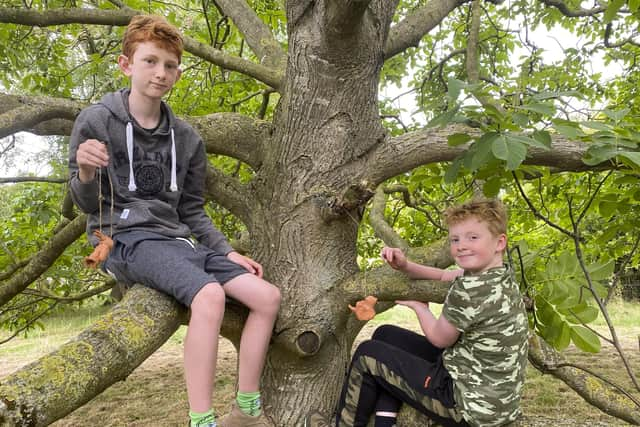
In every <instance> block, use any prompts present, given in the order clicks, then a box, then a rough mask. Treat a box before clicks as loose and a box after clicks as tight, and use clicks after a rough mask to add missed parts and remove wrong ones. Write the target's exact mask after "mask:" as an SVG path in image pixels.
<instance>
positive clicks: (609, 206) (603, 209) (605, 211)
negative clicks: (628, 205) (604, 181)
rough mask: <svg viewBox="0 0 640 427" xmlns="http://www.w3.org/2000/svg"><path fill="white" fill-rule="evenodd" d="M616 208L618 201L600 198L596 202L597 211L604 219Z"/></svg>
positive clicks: (614, 211) (609, 216)
mask: <svg viewBox="0 0 640 427" xmlns="http://www.w3.org/2000/svg"><path fill="white" fill-rule="evenodd" d="M617 210H618V202H613V201H610V200H602V201H601V202H600V203H598V212H600V215H601V216H602V217H603V218H604V219H609V218H611V217H612V216H613V214H615V213H616V211H617Z"/></svg>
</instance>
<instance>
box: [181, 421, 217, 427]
mask: <svg viewBox="0 0 640 427" xmlns="http://www.w3.org/2000/svg"><path fill="white" fill-rule="evenodd" d="M187 425H188V426H189V427H218V424H216V422H215V421H214V422H212V423H207V424H197V425H196V424H191V421H189V423H188V424H187Z"/></svg>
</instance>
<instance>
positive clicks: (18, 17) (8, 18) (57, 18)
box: [0, 7, 141, 27]
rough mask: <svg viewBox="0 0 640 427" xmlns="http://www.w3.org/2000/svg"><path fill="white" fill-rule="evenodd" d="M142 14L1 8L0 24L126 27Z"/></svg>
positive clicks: (124, 11) (95, 10)
mask: <svg viewBox="0 0 640 427" xmlns="http://www.w3.org/2000/svg"><path fill="white" fill-rule="evenodd" d="M140 14H141V12H138V11H135V10H133V9H118V10H104V9H88V8H70V9H47V10H45V11H40V10H35V9H13V8H4V7H2V8H0V22H3V23H6V24H18V25H29V26H36V27H49V26H52V25H66V24H95V25H118V26H125V25H127V24H128V23H129V21H130V20H131V18H133V17H134V16H136V15H140Z"/></svg>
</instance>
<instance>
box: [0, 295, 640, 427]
mask: <svg viewBox="0 0 640 427" xmlns="http://www.w3.org/2000/svg"><path fill="white" fill-rule="evenodd" d="M431 308H432V310H433V311H434V312H436V313H437V314H439V312H440V309H441V306H440V305H437V304H433V305H432V307H431ZM107 310H108V307H103V306H94V307H89V306H87V307H85V308H82V309H80V310H78V311H75V312H73V313H63V314H57V315H53V316H51V317H49V318H47V319H46V320H45V321H44V323H45V326H46V329H45V330H44V331H40V330H37V331H33V332H32V333H30V334H29V336H27V337H18V338H16V339H14V340H12V341H9V342H8V343H6V344H3V345H0V377H2V376H4V375H6V374H8V373H10V372H12V371H14V370H15V369H18V368H19V367H20V366H22V365H24V364H25V363H28V362H29V361H31V360H34V359H35V358H37V357H38V356H40V355H42V354H46V353H48V352H50V351H52V350H54V349H55V348H57V347H58V346H59V345H61V344H63V343H64V342H66V341H68V340H69V339H71V338H73V337H75V336H76V335H77V334H78V333H79V332H80V331H81V330H83V329H84V328H86V327H87V326H89V325H90V324H92V323H93V322H94V321H95V319H96V318H98V317H99V316H101V315H102V314H103V313H104V312H105V311H107ZM609 312H610V315H611V318H612V319H613V321H614V324H615V325H616V328H617V330H618V334H619V336H620V337H621V341H622V342H623V344H625V349H626V352H627V355H628V357H629V358H630V360H631V363H632V366H633V367H634V369H635V372H636V375H640V352H639V351H638V336H639V335H640V303H629V302H625V301H613V302H612V303H611V304H610V305H609ZM382 323H395V324H399V325H401V326H404V327H408V328H412V329H414V330H419V325H418V323H417V321H416V318H415V314H414V313H413V311H412V310H411V309H409V308H407V307H402V306H396V307H394V308H392V309H390V310H388V311H386V312H384V313H380V314H378V315H377V316H376V318H375V319H374V320H373V321H371V322H370V323H369V324H368V325H367V326H366V327H365V328H364V329H363V331H362V333H361V334H360V336H359V337H358V339H359V340H360V339H366V338H368V336H370V334H371V332H372V330H373V329H374V328H375V327H376V326H377V325H379V324H382ZM594 326H596V327H597V328H598V329H599V330H602V331H605V330H606V326H605V323H604V321H603V320H602V319H598V320H597V321H596V322H594ZM185 331H186V327H181V328H180V329H179V330H178V331H177V332H176V333H175V334H174V335H173V336H172V337H171V338H170V339H169V340H168V341H167V343H165V344H164V346H163V347H161V348H160V349H159V350H158V351H157V352H156V353H155V354H154V355H153V356H151V357H150V358H149V359H148V360H147V361H145V363H143V364H142V365H141V366H140V367H138V368H137V369H136V370H135V371H134V372H133V373H132V374H131V375H130V376H129V378H127V380H126V381H122V382H119V383H117V384H115V385H114V386H112V387H110V388H109V389H108V390H106V391H105V392H104V393H102V394H101V395H100V396H98V397H96V398H95V399H94V400H92V401H91V402H89V403H88V404H86V405H85V406H83V407H82V408H79V409H78V410H76V411H75V412H73V413H72V414H70V415H68V416H67V417H65V418H64V419H62V420H60V421H58V422H56V423H54V427H66V426H74V427H75V426H81V425H88V424H92V423H87V422H86V421H87V420H91V419H94V420H95V419H100V420H101V425H103V426H121V425H130V426H140V427H146V426H151V425H161V426H173V425H176V426H179V425H184V424H185V417H186V412H187V408H188V405H187V401H186V392H185V388H184V380H183V377H182V343H183V341H184V335H185ZM566 355H567V357H568V358H570V359H571V360H573V361H576V362H578V363H581V364H583V365H585V366H588V367H590V368H597V369H598V371H599V373H601V374H602V375H605V376H607V377H608V378H612V379H614V380H615V381H616V382H618V383H620V384H621V385H623V386H624V387H625V389H627V390H631V389H632V388H631V385H630V381H629V380H628V378H627V377H626V374H625V372H624V369H623V368H622V364H621V362H620V361H619V357H618V356H617V355H616V354H614V352H613V350H612V348H611V346H609V345H603V350H602V352H601V353H600V354H598V355H592V354H586V353H582V352H579V351H577V350H576V349H574V348H570V349H569V350H568V351H567V352H566ZM235 368H236V355H235V350H234V349H233V347H232V346H231V345H230V344H229V343H228V342H226V340H222V343H221V346H220V354H219V362H218V375H217V377H216V390H217V391H216V394H217V399H216V402H214V408H215V410H216V411H217V413H224V412H226V410H227V408H228V403H229V402H230V400H231V396H232V395H233V392H234V387H235ZM635 395H636V397H638V398H640V394H639V393H635ZM522 407H523V412H524V423H523V425H525V426H551V425H553V426H572V427H573V426H622V425H627V424H626V423H624V422H622V421H620V420H618V419H616V418H613V417H610V416H607V415H606V414H604V413H602V412H601V411H599V410H598V409H596V408H593V407H591V406H590V405H589V404H587V403H586V402H585V401H584V400H583V399H582V398H581V397H579V396H578V395H577V394H576V393H575V392H573V391H572V390H571V389H569V388H568V387H567V386H566V385H565V384H564V383H562V382H560V381H558V380H556V379H554V378H553V377H551V376H550V375H543V374H541V373H540V372H538V371H536V370H535V369H534V368H532V367H529V368H528V370H527V382H526V384H525V390H524V399H523V402H522Z"/></svg>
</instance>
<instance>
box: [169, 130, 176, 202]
mask: <svg viewBox="0 0 640 427" xmlns="http://www.w3.org/2000/svg"><path fill="white" fill-rule="evenodd" d="M169 189H170V190H171V191H178V178H177V177H176V137H175V132H173V128H171V186H170V187H169Z"/></svg>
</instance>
